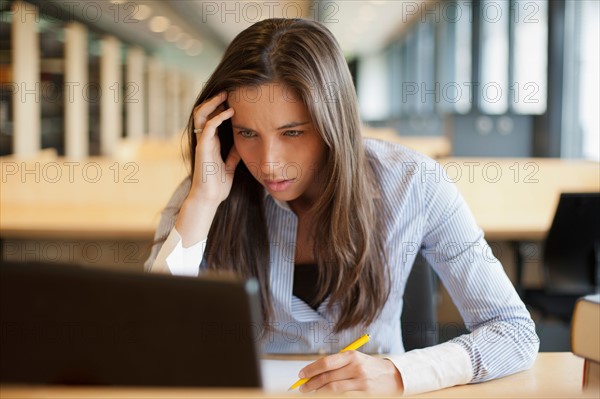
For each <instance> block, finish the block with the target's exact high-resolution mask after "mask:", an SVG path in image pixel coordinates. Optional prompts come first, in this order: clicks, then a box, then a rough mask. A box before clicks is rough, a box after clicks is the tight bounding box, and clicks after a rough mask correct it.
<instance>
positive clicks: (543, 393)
mask: <svg viewBox="0 0 600 399" xmlns="http://www.w3.org/2000/svg"><path fill="white" fill-rule="evenodd" d="M293 358H294V359H298V358H299V357H298V356H294V357H293ZM582 375H583V359H581V358H578V357H576V356H575V355H573V354H571V353H567V352H565V353H540V354H539V355H538V358H537V360H536V362H535V364H534V366H533V367H532V368H531V369H530V370H527V371H524V372H521V373H518V374H514V375H511V376H508V377H505V378H502V379H498V380H493V381H489V382H485V383H481V384H471V385H464V386H456V387H452V388H447V389H443V390H441V391H436V392H429V393H426V394H422V395H418V396H415V397H420V398H461V397H472V398H498V397H521V398H522V397H539V398H542V397H543V398H549V397H552V398H573V397H590V398H594V397H596V398H597V397H598V392H588V393H586V394H582V392H581V379H582ZM290 396H299V395H298V394H297V393H290V394H288V393H283V394H273V393H265V392H262V391H260V390H253V389H248V390H245V389H242V390H239V389H238V390H233V389H224V390H219V389H200V388H105V387H90V388H76V387H44V386H42V387H28V386H25V387H17V386H2V387H0V397H1V398H2V399H25V398H36V399H43V398H45V399H59V398H60V399H69V398H73V399H75V398H77V399H86V398H122V399H126V398H150V399H152V398H173V399H177V398H196V397H214V398H264V397H268V398H273V397H290ZM377 396H378V397H381V395H377ZM352 397H357V396H356V395H352ZM358 397H360V396H358ZM396 397H397V395H396Z"/></svg>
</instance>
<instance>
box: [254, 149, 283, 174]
mask: <svg viewBox="0 0 600 399" xmlns="http://www.w3.org/2000/svg"><path fill="white" fill-rule="evenodd" d="M283 158H284V157H283V154H282V149H281V146H280V145H279V143H277V141H276V140H265V141H264V144H263V146H262V156H261V162H260V169H261V172H262V173H263V175H266V176H269V177H274V178H276V177H277V175H276V174H277V171H278V170H281V169H282V168H283V167H284V164H283V162H285V161H284V159H283Z"/></svg>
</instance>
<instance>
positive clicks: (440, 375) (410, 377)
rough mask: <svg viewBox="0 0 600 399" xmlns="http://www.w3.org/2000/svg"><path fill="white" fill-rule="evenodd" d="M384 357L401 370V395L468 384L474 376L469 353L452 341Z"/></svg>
mask: <svg viewBox="0 0 600 399" xmlns="http://www.w3.org/2000/svg"><path fill="white" fill-rule="evenodd" d="M386 359H389V360H391V361H392V363H394V365H395V366H396V368H397V369H398V371H399V372H400V375H401V376H402V382H403V384H404V395H416V394H419V393H423V392H429V391H435V390H438V389H442V388H447V387H451V386H454V385H461V384H467V383H469V382H470V381H471V379H472V378H473V366H472V365H471V359H470V358H469V354H468V353H467V351H466V350H465V349H464V348H463V347H462V346H460V345H459V344H456V343H453V342H445V343H443V344H439V345H436V346H431V347H429V348H424V349H416V350H412V351H410V352H406V353H404V354H402V355H390V356H387V357H386Z"/></svg>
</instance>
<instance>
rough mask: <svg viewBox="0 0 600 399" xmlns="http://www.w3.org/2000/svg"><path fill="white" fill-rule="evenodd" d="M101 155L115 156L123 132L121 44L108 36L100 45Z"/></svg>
mask: <svg viewBox="0 0 600 399" xmlns="http://www.w3.org/2000/svg"><path fill="white" fill-rule="evenodd" d="M100 49H101V53H100V87H101V88H102V97H101V98H100V153H101V154H102V155H105V156H111V155H113V154H114V152H115V150H116V147H117V144H118V142H119V139H120V138H121V132H122V130H123V127H122V126H123V124H122V120H123V115H122V107H123V86H122V84H121V43H120V42H119V41H118V40H117V39H116V38H114V37H112V36H107V37H105V38H103V39H102V41H101V43H100Z"/></svg>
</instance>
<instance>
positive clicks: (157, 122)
mask: <svg viewBox="0 0 600 399" xmlns="http://www.w3.org/2000/svg"><path fill="white" fill-rule="evenodd" d="M163 70H164V68H163V65H162V63H161V62H160V60H159V59H158V58H155V57H152V58H150V59H149V61H148V133H149V135H150V137H165V136H166V126H165V82H164V72H163Z"/></svg>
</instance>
